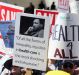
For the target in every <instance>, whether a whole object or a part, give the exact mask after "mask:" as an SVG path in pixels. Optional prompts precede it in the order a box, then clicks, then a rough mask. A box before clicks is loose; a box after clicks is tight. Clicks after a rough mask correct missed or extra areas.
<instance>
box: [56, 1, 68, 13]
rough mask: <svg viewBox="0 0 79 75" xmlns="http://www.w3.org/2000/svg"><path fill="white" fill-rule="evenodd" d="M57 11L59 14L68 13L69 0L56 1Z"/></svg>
mask: <svg viewBox="0 0 79 75" xmlns="http://www.w3.org/2000/svg"><path fill="white" fill-rule="evenodd" d="M58 11H59V12H65V13H68V12H69V0H58Z"/></svg>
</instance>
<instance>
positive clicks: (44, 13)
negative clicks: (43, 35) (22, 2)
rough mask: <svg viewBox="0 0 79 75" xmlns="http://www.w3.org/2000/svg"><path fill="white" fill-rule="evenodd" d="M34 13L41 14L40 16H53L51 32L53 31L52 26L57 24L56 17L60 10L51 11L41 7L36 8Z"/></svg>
mask: <svg viewBox="0 0 79 75" xmlns="http://www.w3.org/2000/svg"><path fill="white" fill-rule="evenodd" d="M34 14H36V15H39V16H50V17H51V20H50V22H51V25H52V26H51V33H52V28H53V26H54V25H55V21H56V17H57V15H58V11H50V10H40V9H35V11H34Z"/></svg>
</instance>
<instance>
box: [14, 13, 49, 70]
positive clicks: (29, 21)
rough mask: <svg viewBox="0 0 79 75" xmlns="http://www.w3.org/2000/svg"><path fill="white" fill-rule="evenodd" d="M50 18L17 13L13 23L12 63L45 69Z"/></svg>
mask: <svg viewBox="0 0 79 75" xmlns="http://www.w3.org/2000/svg"><path fill="white" fill-rule="evenodd" d="M49 31H50V18H49V17H43V16H36V15H32V14H26V13H18V14H17V15H16V23H15V39H14V57H13V65H16V66H20V67H25V68H26V67H27V68H31V69H37V70H43V71H45V70H46V65H47V49H48V39H49Z"/></svg>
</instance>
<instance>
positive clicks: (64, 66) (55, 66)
mask: <svg viewBox="0 0 79 75" xmlns="http://www.w3.org/2000/svg"><path fill="white" fill-rule="evenodd" d="M34 9H35V6H34V5H33V3H32V2H30V3H29V6H28V7H27V8H25V10H24V12H25V13H31V14H34ZM38 9H46V10H56V5H55V2H52V4H51V6H50V7H46V5H45V3H44V2H43V1H41V2H40V3H39V4H38ZM78 67H79V61H78V60H75V61H72V60H70V61H69V60H66V61H65V60H52V59H49V60H48V68H47V71H50V70H63V71H66V72H68V73H70V74H71V75H79V68H78ZM5 68H6V69H8V70H9V71H10V72H8V73H5V74H4V75H25V73H26V70H25V69H24V68H21V67H18V66H12V60H10V61H7V62H5V64H4V67H3V69H2V72H3V71H4V69H5ZM2 72H1V73H2ZM45 73H46V72H44V71H39V70H34V69H33V70H32V75H45Z"/></svg>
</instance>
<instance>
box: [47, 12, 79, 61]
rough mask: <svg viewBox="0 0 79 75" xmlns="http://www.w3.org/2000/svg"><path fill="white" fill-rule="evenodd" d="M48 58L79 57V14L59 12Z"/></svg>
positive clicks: (75, 58)
mask: <svg viewBox="0 0 79 75" xmlns="http://www.w3.org/2000/svg"><path fill="white" fill-rule="evenodd" d="M48 58H50V59H58V60H62V59H67V60H68V59H69V60H70V59H73V60H78V59H79V15H77V14H69V13H68V14H67V13H59V14H58V17H57V20H56V24H55V27H54V28H53V34H52V36H51V38H50V41H49V52H48Z"/></svg>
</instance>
